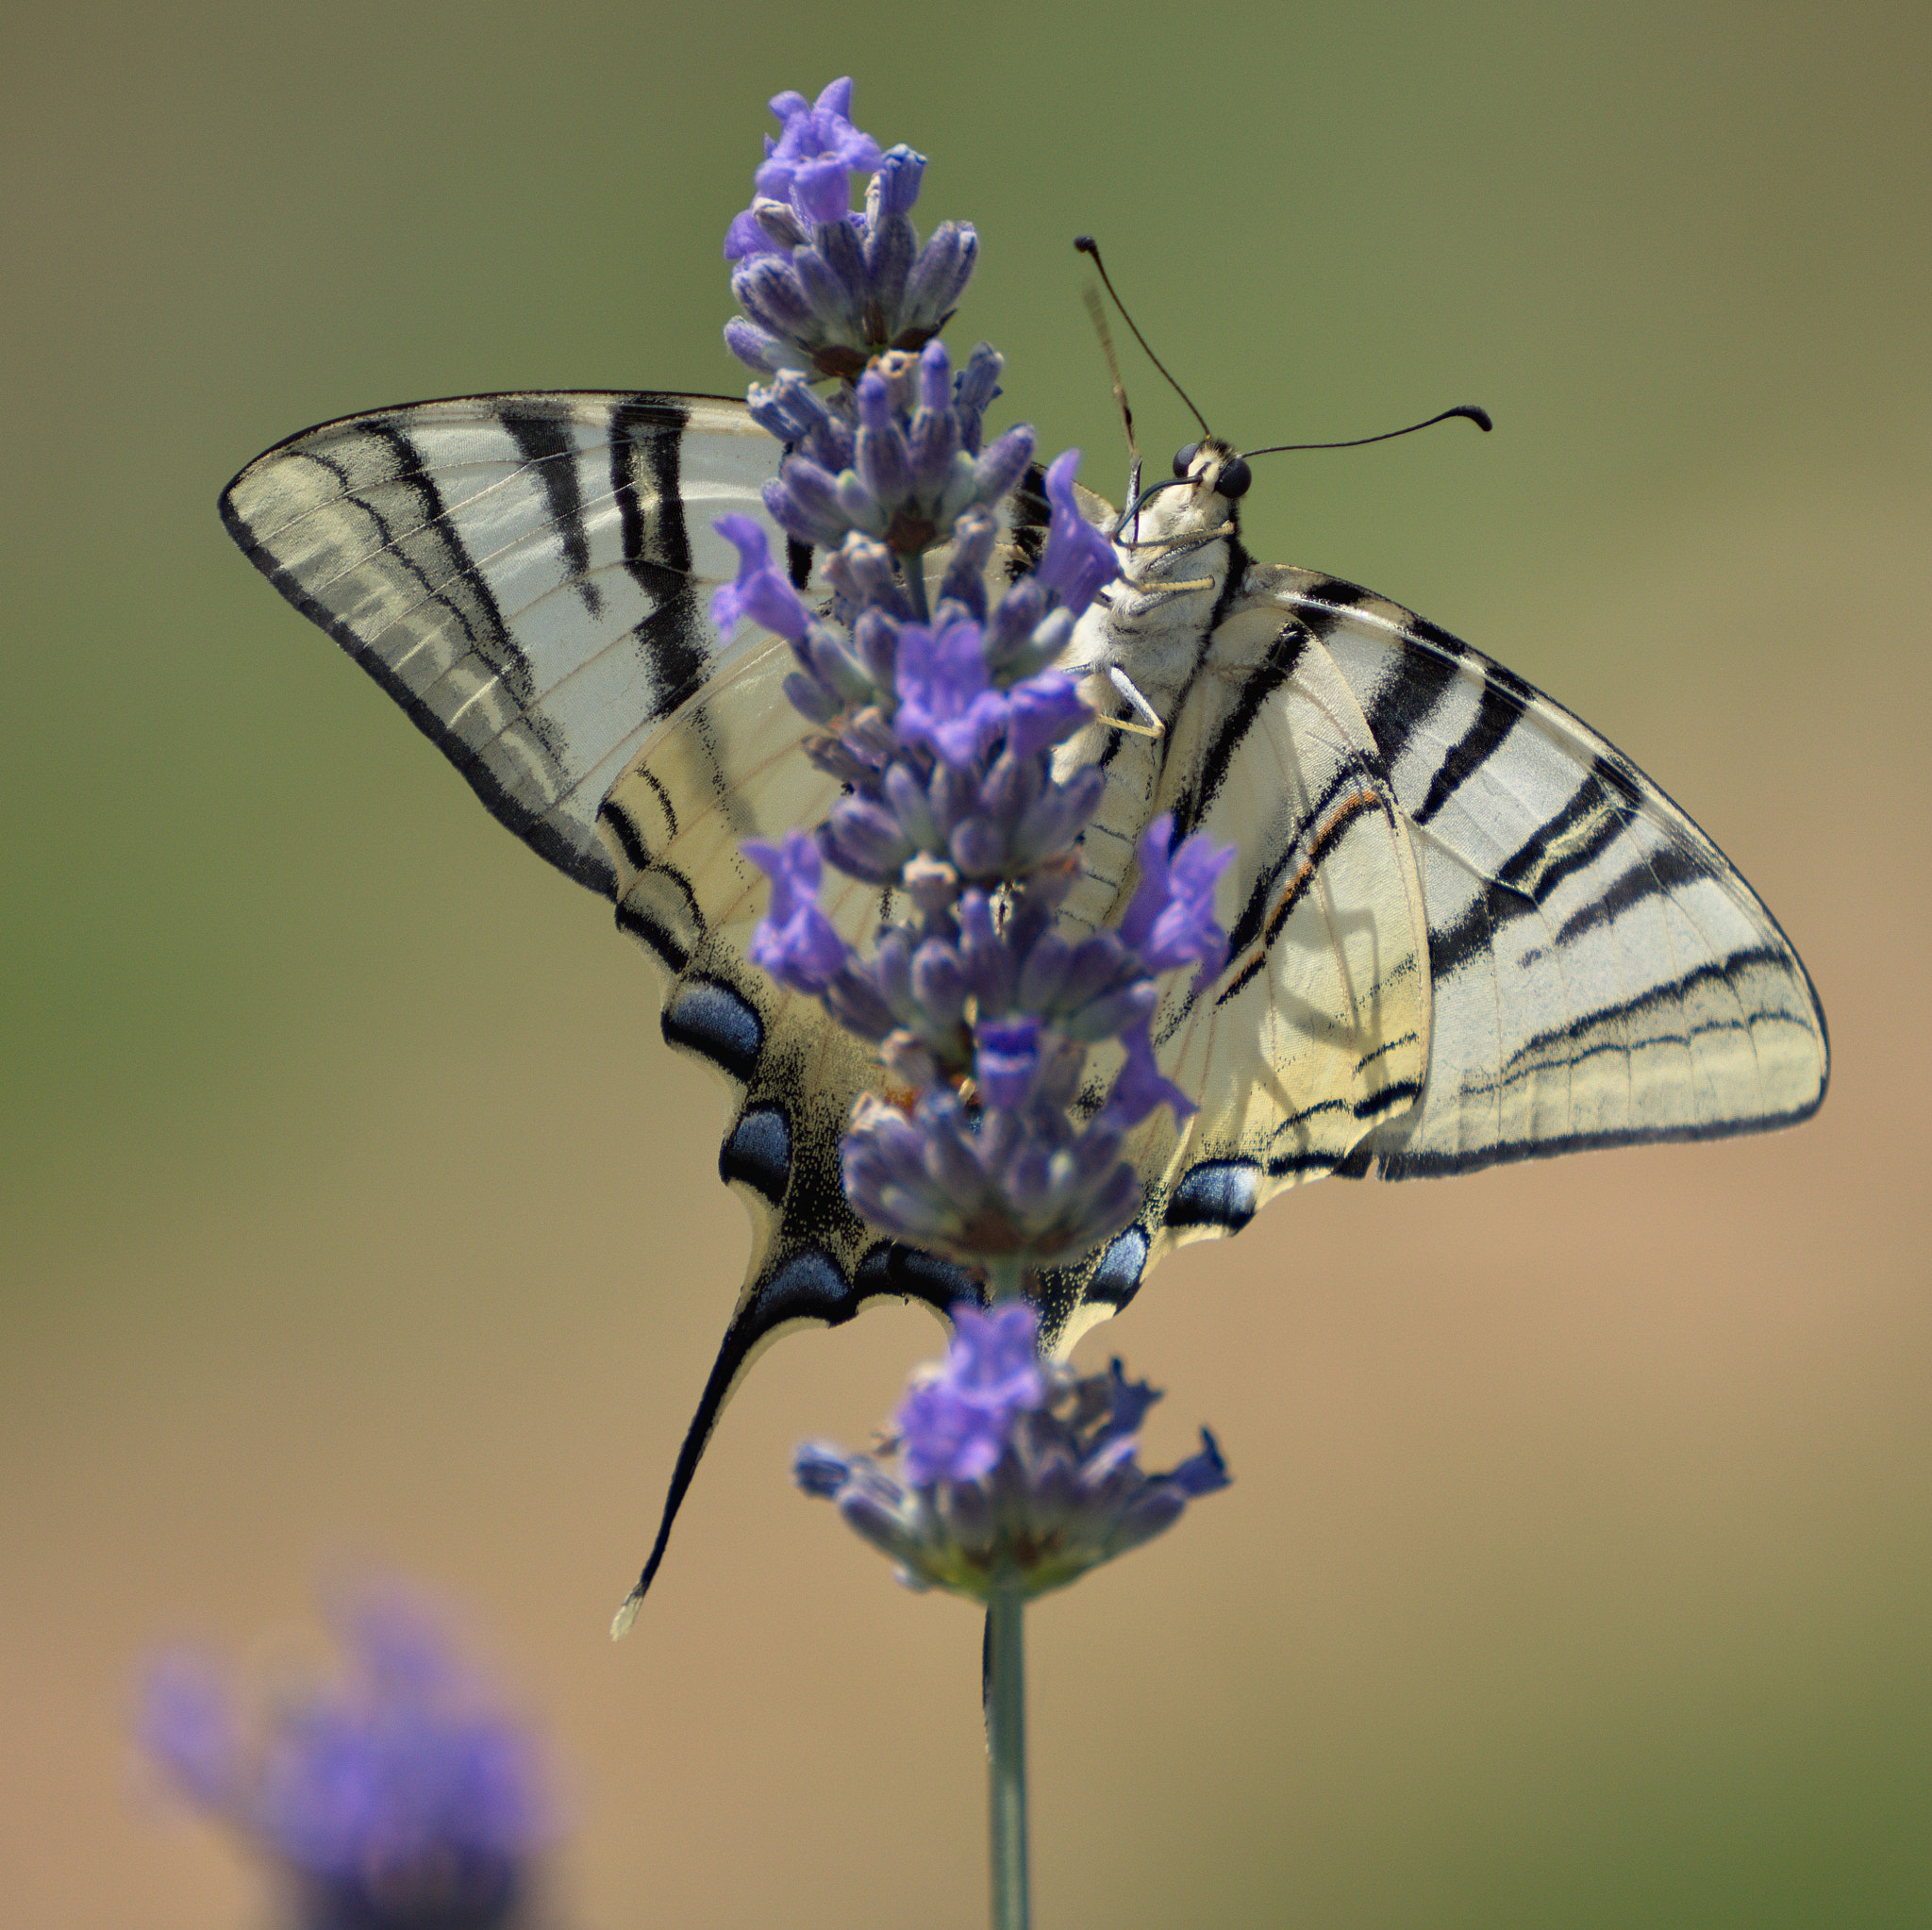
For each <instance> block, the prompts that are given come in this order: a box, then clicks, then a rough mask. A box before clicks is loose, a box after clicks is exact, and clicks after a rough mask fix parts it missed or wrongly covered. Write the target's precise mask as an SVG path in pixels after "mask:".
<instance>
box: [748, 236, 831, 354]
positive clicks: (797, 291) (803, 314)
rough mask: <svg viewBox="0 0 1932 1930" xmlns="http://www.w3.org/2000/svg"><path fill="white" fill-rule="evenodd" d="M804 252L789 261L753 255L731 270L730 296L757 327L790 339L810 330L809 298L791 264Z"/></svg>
mask: <svg viewBox="0 0 1932 1930" xmlns="http://www.w3.org/2000/svg"><path fill="white" fill-rule="evenodd" d="M808 253H809V250H801V251H800V252H799V253H798V254H797V255H795V256H793V257H792V258H791V259H789V260H788V259H786V258H783V257H780V256H777V255H753V256H751V257H749V258H746V259H745V260H743V261H741V262H740V263H739V265H738V266H737V268H735V269H734V270H733V271H732V275H731V292H732V295H733V297H734V298H735V299H736V301H737V303H738V306H739V307H740V308H742V309H743V310H744V312H745V313H746V314H747V315H749V316H750V317H751V319H752V320H753V321H754V322H756V323H757V324H758V325H759V327H761V328H766V329H769V330H770V331H771V332H772V333H773V334H774V335H776V336H781V337H785V336H790V337H793V338H796V337H799V336H802V335H804V334H806V333H807V332H808V330H809V329H810V327H811V324H812V306H813V305H812V298H811V296H810V294H809V293H808V291H807V287H806V283H805V280H804V278H803V276H802V275H801V273H800V271H799V269H798V268H797V267H796V266H795V265H794V264H795V263H797V262H799V261H801V260H803V259H804V258H805V256H806V255H807V254H808Z"/></svg>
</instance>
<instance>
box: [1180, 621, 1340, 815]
mask: <svg viewBox="0 0 1932 1930" xmlns="http://www.w3.org/2000/svg"><path fill="white" fill-rule="evenodd" d="M1307 645H1308V633H1307V627H1306V626H1305V625H1304V624H1300V623H1298V622H1293V621H1291V622H1290V623H1288V624H1284V625H1283V626H1282V629H1281V633H1280V634H1279V635H1278V636H1277V637H1276V638H1275V639H1274V642H1273V643H1271V644H1270V645H1269V646H1268V654H1267V656H1266V657H1263V659H1262V660H1261V662H1260V663H1259V664H1257V666H1256V668H1255V670H1254V671H1253V673H1252V674H1250V675H1249V676H1248V677H1247V678H1246V680H1245V681H1244V682H1243V683H1242V685H1241V696H1240V697H1239V699H1238V700H1237V701H1236V703H1235V704H1234V706H1233V707H1232V708H1231V709H1230V710H1229V711H1228V713H1227V715H1226V716H1225V717H1224V718H1223V719H1222V721H1221V725H1220V728H1219V729H1217V730H1216V731H1215V733H1214V739H1213V741H1212V742H1211V743H1210V744H1209V745H1208V752H1207V755H1206V756H1205V757H1203V758H1202V760H1201V768H1200V770H1199V771H1198V772H1197V773H1196V774H1195V776H1194V778H1193V781H1192V782H1191V784H1190V786H1189V787H1188V790H1187V791H1186V792H1185V794H1184V795H1183V798H1182V800H1181V802H1180V803H1179V804H1177V805H1176V806H1175V807H1174V837H1175V838H1176V840H1178V839H1182V838H1185V837H1187V836H1188V834H1189V833H1190V832H1191V831H1192V830H1193V829H1194V827H1195V826H1196V825H1197V824H1200V822H1201V820H1202V819H1203V818H1204V817H1205V816H1206V815H1207V814H1208V811H1210V810H1211V809H1212V808H1213V807H1214V801H1215V799H1216V798H1218V797H1219V796H1220V795H1221V788H1222V786H1223V785H1224V784H1225V783H1226V781H1227V774H1228V771H1229V769H1230V768H1231V767H1232V765H1233V763H1234V759H1235V757H1236V755H1237V754H1238V753H1239V752H1240V750H1241V746H1242V744H1244V743H1245V742H1246V741H1247V739H1248V733H1249V732H1250V731H1252V730H1253V729H1254V727H1255V725H1256V724H1257V723H1258V722H1259V721H1260V718H1261V713H1262V711H1263V710H1264V709H1265V708H1266V707H1267V706H1268V704H1269V702H1270V700H1271V699H1272V698H1273V697H1274V693H1275V692H1276V691H1277V690H1280V689H1281V687H1282V686H1283V685H1284V684H1286V683H1287V682H1288V681H1289V679H1290V678H1291V677H1292V676H1293V675H1294V670H1295V665H1296V664H1297V663H1298V662H1299V661H1300V660H1301V656H1302V652H1303V651H1304V650H1306V649H1307Z"/></svg>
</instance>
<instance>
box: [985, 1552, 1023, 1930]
mask: <svg viewBox="0 0 1932 1930" xmlns="http://www.w3.org/2000/svg"><path fill="white" fill-rule="evenodd" d="M1025 1612H1026V1604H1025V1600H1024V1597H1023V1596H1022V1595H1021V1593H1020V1591H1019V1589H1016V1588H999V1589H994V1590H993V1592H992V1596H991V1600H990V1601H989V1602H988V1603H987V1608H986V1637H987V1642H986V1646H987V1671H986V1749H987V1776H988V1783H987V1787H988V1794H989V1797H990V1799H991V1805H990V1821H991V1846H992V1930H1026V1926H1027V1922H1028V1921H1029V1918H1030V1914H1031V1911H1030V1905H1029V1904H1028V1901H1027V1883H1026V1639H1025V1623H1024V1615H1025Z"/></svg>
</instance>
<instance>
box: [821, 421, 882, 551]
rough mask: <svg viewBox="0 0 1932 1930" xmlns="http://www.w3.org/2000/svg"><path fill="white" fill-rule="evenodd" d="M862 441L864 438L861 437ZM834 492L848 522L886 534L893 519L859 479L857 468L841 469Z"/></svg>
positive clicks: (875, 532)
mask: <svg viewBox="0 0 1932 1930" xmlns="http://www.w3.org/2000/svg"><path fill="white" fill-rule="evenodd" d="M859 440H860V441H864V438H863V437H861V438H860V439H859ZM833 494H834V496H835V498H836V500H837V502H838V505H839V509H840V513H841V515H842V516H843V517H844V519H845V520H846V522H847V523H850V524H856V525H857V526H858V528H860V529H863V530H865V531H866V532H867V533H868V534H869V535H872V536H881V537H882V536H884V535H885V533H886V531H887V530H888V529H889V528H890V527H891V518H890V517H889V516H888V515H887V514H886V511H885V510H884V508H883V507H881V506H880V504H879V501H878V499H877V498H876V497H875V496H874V494H873V493H872V491H870V490H868V489H867V488H866V486H865V484H864V483H863V482H861V481H860V480H859V477H858V473H857V471H855V470H850V469H846V470H841V471H840V473H839V476H838V479H837V481H836V482H835V483H834V484H833Z"/></svg>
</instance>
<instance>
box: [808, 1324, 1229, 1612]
mask: <svg viewBox="0 0 1932 1930" xmlns="http://www.w3.org/2000/svg"><path fill="white" fill-rule="evenodd" d="M953 1320H954V1324H955V1338H954V1340H953V1344H952V1348H951V1351H950V1352H949V1353H948V1355H947V1356H946V1359H945V1360H944V1362H943V1363H941V1365H940V1366H939V1367H938V1368H937V1370H936V1371H928V1372H927V1373H923V1374H921V1375H917V1376H915V1377H914V1379H913V1381H912V1384H911V1386H910V1387H909V1388H908V1390H907V1394H906V1398H905V1400H904V1401H903V1402H902V1403H901V1404H900V1407H899V1413H898V1417H897V1418H898V1429H897V1443H898V1449H899V1470H898V1475H897V1478H895V1477H894V1476H893V1475H892V1474H891V1472H887V1470H886V1469H884V1468H882V1467H880V1466H879V1464H878V1463H877V1462H876V1461H875V1460H874V1459H873V1458H872V1456H868V1455H848V1454H846V1453H845V1452H844V1451H843V1450H842V1449H841V1448H838V1447H836V1446H833V1445H831V1444H830V1443H828V1442H824V1441H811V1442H808V1443H807V1444H806V1445H805V1446H803V1447H801V1448H800V1449H799V1450H798V1452H797V1454H796V1456H794V1457H793V1461H792V1475H793V1478H794V1480H796V1481H797V1483H798V1485H799V1486H800V1487H801V1488H802V1489H805V1491H806V1492H807V1493H808V1494H815V1495H820V1496H823V1497H824V1498H826V1499H828V1500H831V1501H834V1502H836V1503H837V1504H838V1507H839V1512H840V1513H841V1515H843V1516H844V1518H845V1520H846V1522H848V1523H849V1524H850V1525H851V1526H852V1527H853V1528H854V1529H856V1530H857V1531H858V1533H859V1534H860V1535H863V1536H864V1537H865V1539H867V1540H868V1541H870V1542H872V1543H873V1545H874V1547H876V1548H878V1549H880V1550H881V1551H882V1552H883V1553H885V1554H886V1555H888V1556H891V1558H892V1559H893V1560H894V1561H895V1562H897V1564H898V1573H899V1579H900V1580H901V1581H902V1582H904V1583H905V1584H906V1586H907V1587H908V1588H910V1589H921V1590H924V1589H948V1590H950V1591H951V1592H952V1593H954V1594H958V1595H967V1596H970V1597H972V1598H973V1599H974V1601H982V1602H983V1601H986V1600H987V1599H988V1598H989V1597H990V1596H991V1594H992V1592H993V1591H994V1589H1016V1590H1017V1591H1018V1592H1019V1593H1020V1594H1022V1595H1023V1596H1032V1595H1040V1594H1044V1593H1045V1592H1046V1591H1047V1590H1048V1589H1058V1588H1063V1587H1064V1586H1065V1585H1066V1584H1067V1583H1068V1582H1071V1581H1074V1580H1076V1579H1077V1578H1078V1577H1079V1576H1080V1575H1082V1574H1084V1573H1086V1572H1087V1571H1088V1570H1089V1569H1090V1568H1095V1567H1098V1566H1099V1564H1100V1563H1102V1562H1104V1561H1110V1560H1112V1559H1113V1557H1114V1556H1117V1555H1124V1554H1125V1553H1126V1551H1127V1550H1128V1549H1130V1548H1138V1547H1139V1546H1140V1545H1141V1542H1143V1541H1148V1540H1151V1539H1153V1538H1154V1537H1155V1536H1156V1535H1158V1534H1160V1533H1162V1532H1163V1531H1164V1530H1166V1529H1167V1528H1170V1527H1172V1526H1173V1525H1174V1522H1176V1521H1178V1520H1179V1519H1180V1516H1181V1515H1182V1513H1183V1512H1184V1511H1185V1509H1186V1507H1187V1505H1188V1503H1189V1502H1190V1501H1191V1500H1194V1499H1196V1498H1198V1497H1199V1496H1201V1495H1204V1494H1211V1493H1212V1492H1213V1491H1214V1490H1215V1489H1217V1488H1225V1487H1226V1486H1227V1485H1228V1474H1227V1470H1226V1467H1225V1465H1224V1462H1223V1461H1222V1458H1221V1454H1220V1450H1219V1449H1218V1448H1217V1447H1216V1446H1215V1444H1214V1439H1213V1437H1212V1436H1211V1435H1210V1434H1208V1431H1207V1430H1206V1429H1205V1428H1203V1429H1202V1431H1201V1452H1200V1453H1199V1454H1197V1455H1193V1456H1190V1457H1189V1458H1188V1459H1187V1460H1185V1461H1183V1462H1182V1463H1181V1464H1180V1466H1178V1467H1177V1468H1173V1469H1170V1470H1169V1471H1168V1472H1166V1473H1161V1474H1149V1473H1146V1472H1144V1471H1143V1470H1142V1469H1141V1467H1140V1466H1139V1465H1138V1463H1137V1462H1136V1460H1135V1458H1134V1456H1135V1451H1136V1447H1137V1441H1136V1436H1137V1434H1138V1433H1139V1431H1140V1426H1141V1418H1142V1417H1143V1416H1144V1415H1145V1413H1146V1411H1147V1409H1148V1408H1149V1407H1150V1406H1152V1405H1153V1404H1154V1403H1155V1402H1156V1401H1158V1399H1159V1398H1160V1396H1159V1394H1158V1391H1157V1390H1156V1389H1153V1388H1150V1387H1149V1386H1148V1385H1147V1384H1146V1382H1144V1381H1129V1380H1128V1379H1127V1378H1126V1377H1125V1376H1124V1373H1122V1371H1121V1364H1120V1362H1119V1361H1118V1360H1116V1361H1114V1362H1112V1363H1111V1365H1110V1366H1109V1368H1108V1372H1107V1373H1103V1374H1092V1375H1089V1376H1087V1377H1086V1378H1079V1377H1076V1376H1075V1375H1074V1373H1073V1372H1072V1371H1071V1370H1070V1369H1068V1368H1065V1367H1062V1366H1059V1365H1058V1364H1055V1363H1051V1362H1047V1361H1042V1360H1041V1358H1040V1356H1039V1354H1038V1351H1037V1339H1036V1332H1035V1314H1034V1310H1033V1308H1032V1307H1031V1306H1029V1305H1027V1304H1026V1303H1024V1302H1012V1303H1009V1304H1008V1305H1007V1306H1001V1307H998V1308H996V1309H995V1310H994V1311H993V1312H992V1313H991V1314H990V1315H989V1314H983V1313H981V1312H980V1311H979V1310H978V1309H977V1308H976V1307H974V1306H971V1305H969V1304H962V1305H960V1306H956V1307H955V1308H954V1309H953Z"/></svg>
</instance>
